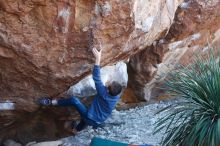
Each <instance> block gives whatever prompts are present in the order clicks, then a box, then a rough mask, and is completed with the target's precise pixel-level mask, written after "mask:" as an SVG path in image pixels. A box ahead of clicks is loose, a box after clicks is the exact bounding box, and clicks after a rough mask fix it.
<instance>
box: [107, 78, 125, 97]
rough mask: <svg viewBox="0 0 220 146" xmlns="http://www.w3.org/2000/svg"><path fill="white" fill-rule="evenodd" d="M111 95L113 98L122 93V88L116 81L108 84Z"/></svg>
mask: <svg viewBox="0 0 220 146" xmlns="http://www.w3.org/2000/svg"><path fill="white" fill-rule="evenodd" d="M106 86H107V88H108V91H109V94H110V95H112V96H116V95H118V94H120V93H121V90H122V86H121V84H119V83H118V82H116V81H112V82H111V83H109V82H107V84H106Z"/></svg>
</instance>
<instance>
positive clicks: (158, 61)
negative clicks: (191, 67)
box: [124, 0, 220, 101]
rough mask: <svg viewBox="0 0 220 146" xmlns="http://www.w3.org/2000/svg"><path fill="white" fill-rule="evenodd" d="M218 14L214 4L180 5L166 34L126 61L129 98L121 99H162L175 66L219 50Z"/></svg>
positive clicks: (217, 4) (219, 9)
mask: <svg viewBox="0 0 220 146" xmlns="http://www.w3.org/2000/svg"><path fill="white" fill-rule="evenodd" d="M219 12H220V2H219V1H218V0H212V1H206V0H192V1H191V0H187V1H186V2H184V3H182V4H181V5H180V6H179V8H178V9H177V12H176V16H175V19H174V23H173V24H172V26H171V27H170V29H169V32H168V34H167V35H165V36H164V37H161V38H160V39H158V40H156V41H155V42H154V43H153V44H152V45H151V46H149V47H147V48H146V49H145V50H143V51H141V52H140V53H138V54H136V55H134V56H133V57H132V58H131V59H130V61H129V64H128V74H129V83H128V86H129V87H128V90H129V94H128V95H125V97H124V98H129V96H130V95H133V96H132V98H138V99H139V100H145V101H149V100H154V99H159V98H164V97H163V96H160V95H162V93H163V91H164V90H163V89H164V88H165V87H164V85H163V83H164V79H165V78H167V75H168V73H169V72H171V71H172V70H173V69H174V68H175V66H176V65H177V64H183V65H187V64H189V63H191V62H192V60H193V59H195V54H197V53H198V52H200V53H202V52H206V50H207V48H212V47H214V48H216V49H219V47H220V44H219V43H220V35H219V29H220V21H219V20H220V13H219ZM196 52H197V53H196ZM131 91H134V92H133V94H131V93H130V92H131ZM126 92H128V91H126ZM134 95H135V96H134ZM158 97H159V98H158ZM130 98H131V97H130ZM134 100H135V99H134Z"/></svg>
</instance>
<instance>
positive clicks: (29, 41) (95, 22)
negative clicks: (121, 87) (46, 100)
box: [0, 0, 183, 142]
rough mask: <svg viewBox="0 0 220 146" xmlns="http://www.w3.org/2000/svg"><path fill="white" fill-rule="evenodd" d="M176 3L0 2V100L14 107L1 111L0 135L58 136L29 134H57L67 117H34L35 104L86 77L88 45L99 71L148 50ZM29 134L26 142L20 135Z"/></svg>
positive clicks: (143, 0)
mask: <svg viewBox="0 0 220 146" xmlns="http://www.w3.org/2000/svg"><path fill="white" fill-rule="evenodd" d="M182 1H183V0H148V1H146V0H130V1H126V0H109V1H104V0H80V1H77V0H59V1H49V0H25V1H22V0H13V1H12V0H0V81H1V84H0V91H1V92H0V102H6V101H7V102H12V103H13V107H14V111H10V112H1V113H0V123H1V125H0V130H1V131H0V133H1V135H5V137H8V136H9V138H10V136H12V137H17V138H18V141H22V140H23V141H25V142H26V141H28V138H30V139H31V138H33V137H34V136H33V135H36V137H41V136H42V135H43V134H45V135H44V136H42V137H44V138H45V137H47V136H48V137H54V136H56V135H57V136H59V134H61V133H62V132H59V133H56V132H55V131H54V130H49V131H45V133H38V132H37V131H38V130H34V129H41V127H43V128H44V127H47V126H45V125H48V122H47V121H50V123H51V125H52V127H51V128H52V129H53V128H55V129H56V125H61V124H59V122H60V121H59V120H58V119H60V118H59V117H60V116H61V114H60V113H62V114H63V113H66V114H69V113H68V112H60V110H58V109H53V110H52V112H49V111H48V112H46V113H45V114H46V115H47V114H48V115H50V116H48V117H47V116H40V117H38V113H41V110H39V111H38V110H37V109H38V106H37V105H36V104H35V103H34V101H35V100H37V99H38V98H40V97H44V96H50V97H57V96H58V95H59V94H61V93H63V92H64V91H66V90H67V89H68V88H69V87H70V86H71V85H73V84H75V83H77V82H78V81H80V80H81V79H82V78H83V77H85V76H86V75H88V74H89V73H90V72H91V68H92V66H93V63H94V59H93V58H94V57H93V55H92V52H91V48H92V47H93V46H95V47H97V48H99V49H100V47H101V48H102V49H103V57H102V66H105V65H108V64H114V63H116V62H118V61H120V60H124V59H127V58H129V57H130V56H131V55H133V54H135V53H136V52H138V51H140V50H142V49H144V48H145V47H146V46H150V45H151V44H152V43H153V42H154V40H155V39H159V38H160V36H161V35H162V34H164V33H166V32H167V31H168V30H169V28H170V25H171V24H172V22H173V18H174V14H175V11H176V8H177V6H178V5H179V4H180V3H181V2H182ZM48 110H49V109H48ZM45 111H47V110H45ZM45 111H44V112H45ZM52 113H58V114H52ZM52 117H54V118H52ZM47 118H48V119H50V120H46V119H47ZM26 119H27V120H26ZM40 119H41V121H42V122H40V123H39V121H37V120H40ZM51 119H52V121H51ZM16 123H17V124H16ZM19 123H24V125H25V126H23V127H22V128H23V129H22V128H21V124H19ZM28 123H29V124H28ZM31 124H32V125H31ZM15 125H17V127H16V126H15ZM19 125H20V126H19ZM42 125H44V126H42ZM13 126H14V127H13ZM11 127H13V128H11ZM34 127H37V128H34ZM16 128H18V129H17V130H16ZM19 128H20V129H21V130H19ZM12 129H13V130H12ZM3 131H4V132H3ZM5 131H7V133H5ZM27 131H29V132H28V133H29V134H30V136H29V137H27V138H25V139H22V138H21V137H19V136H21V135H27V134H24V133H25V132H26V133H27ZM59 131H62V130H59ZM40 132H41V131H40ZM31 134H32V136H33V137H32V136H31ZM3 137H4V136H3Z"/></svg>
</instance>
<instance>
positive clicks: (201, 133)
mask: <svg viewBox="0 0 220 146" xmlns="http://www.w3.org/2000/svg"><path fill="white" fill-rule="evenodd" d="M166 85H167V86H168V87H169V90H168V93H169V95H172V96H176V97H180V98H182V99H183V101H181V102H179V103H175V104H173V105H170V106H168V107H166V108H164V109H163V110H161V111H160V112H159V113H162V114H164V115H165V116H164V117H162V118H161V119H159V121H157V123H156V129H155V133H157V132H159V131H161V130H162V131H164V134H165V136H164V138H163V141H162V145H164V146H176V145H179V146H220V61H219V60H217V61H216V58H215V55H214V52H209V54H208V57H207V58H204V57H202V56H197V58H196V60H195V61H194V62H193V63H192V64H190V65H188V66H179V68H178V69H176V70H175V71H174V72H172V73H171V75H170V79H169V80H167V82H166Z"/></svg>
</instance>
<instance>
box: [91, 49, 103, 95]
mask: <svg viewBox="0 0 220 146" xmlns="http://www.w3.org/2000/svg"><path fill="white" fill-rule="evenodd" d="M92 52H93V54H94V56H95V65H94V68H93V73H92V77H93V80H94V82H95V87H96V91H97V93H98V94H99V95H101V96H102V95H104V94H105V93H106V88H105V86H104V84H103V82H102V80H101V75H100V61H101V53H102V50H100V51H98V50H97V49H96V48H93V49H92Z"/></svg>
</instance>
